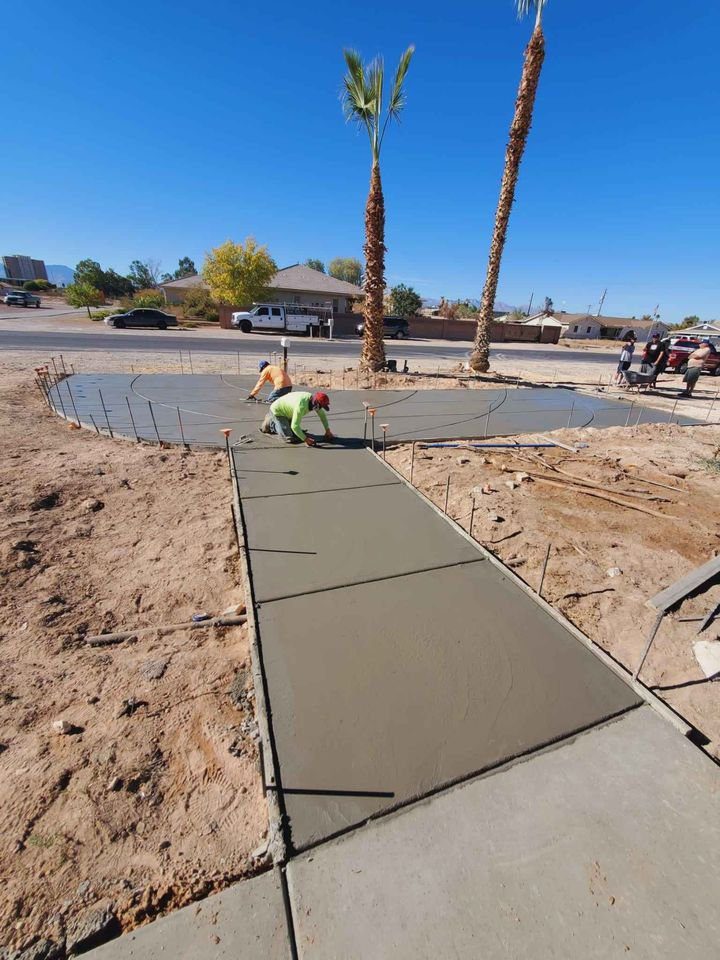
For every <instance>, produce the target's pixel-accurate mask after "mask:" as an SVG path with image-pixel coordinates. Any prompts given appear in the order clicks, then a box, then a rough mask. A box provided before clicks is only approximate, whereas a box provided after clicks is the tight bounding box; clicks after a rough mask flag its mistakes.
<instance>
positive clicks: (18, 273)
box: [2, 253, 48, 282]
mask: <svg viewBox="0 0 720 960" xmlns="http://www.w3.org/2000/svg"><path fill="white" fill-rule="evenodd" d="M2 261H3V266H4V268H5V276H6V277H7V279H8V280H15V281H16V282H17V281H20V282H24V281H25V280H47V278H48V275H47V270H46V269H45V261H44V260H33V258H32V257H26V256H23V255H22V254H20V253H14V254H11V255H9V256H7V257H3V258H2Z"/></svg>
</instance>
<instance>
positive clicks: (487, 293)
mask: <svg viewBox="0 0 720 960" xmlns="http://www.w3.org/2000/svg"><path fill="white" fill-rule="evenodd" d="M546 2H547V0H515V5H516V7H517V12H518V17H520V18H522V17H524V16H525V15H526V14H527V13H529V12H530V11H531V10H532V9H533V8H534V9H535V11H536V16H535V29H534V30H533V33H532V36H531V37H530V42H529V43H528V45H527V47H526V48H525V61H524V63H523V71H522V77H521V78H520V87H519V89H518V94H517V100H516V101H515V116H514V117H513V121H512V125H511V127H510V139H509V141H508V145H507V150H506V151H505V169H504V171H503V178H502V183H501V184H500V197H499V199H498V205H497V211H496V213H495V227H494V229H493V235H492V241H491V243H490V257H489V259H488V267H487V275H486V277H485V286H484V287H483V294H482V300H481V302H480V314H479V316H478V325H477V332H476V334H475V343H474V344H473V350H472V353H471V355H470V367H471V368H472V369H473V370H476V371H478V372H479V373H483V372H485V371H486V370H487V369H488V368H489V366H490V363H489V359H488V358H489V353H490V324H491V323H492V318H493V309H494V307H495V295H496V293H497V286H498V279H499V276H500V261H501V260H502V255H503V248H504V247H505V236H506V234H507V227H508V221H509V219H510V210H511V208H512V205H513V200H514V199H515V187H516V186H517V180H518V174H519V173H520V161H521V160H522V157H523V153H524V152H525V144H526V142H527V138H528V134H529V133H530V125H531V124H532V115H533V107H534V105H535V94H536V93H537V86H538V81H539V80H540V71H541V70H542V65H543V60H544V59H545V37H544V36H543V31H542V12H543V7H544V6H545V4H546Z"/></svg>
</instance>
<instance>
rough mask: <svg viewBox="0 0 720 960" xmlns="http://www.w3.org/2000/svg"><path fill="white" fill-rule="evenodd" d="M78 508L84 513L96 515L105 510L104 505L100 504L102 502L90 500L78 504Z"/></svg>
mask: <svg viewBox="0 0 720 960" xmlns="http://www.w3.org/2000/svg"><path fill="white" fill-rule="evenodd" d="M80 508H81V509H82V510H84V511H85V513H97V512H98V511H99V510H103V509H104V508H105V504H104V503H103V502H102V500H93V499H92V498H91V499H89V500H83V502H82V503H81V504H80Z"/></svg>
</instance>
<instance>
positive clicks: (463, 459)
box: [457, 457, 470, 467]
mask: <svg viewBox="0 0 720 960" xmlns="http://www.w3.org/2000/svg"><path fill="white" fill-rule="evenodd" d="M457 462H458V463H459V464H460V466H461V467H462V466H463V464H465V463H470V457H458V458H457Z"/></svg>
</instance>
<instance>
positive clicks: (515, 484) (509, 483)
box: [505, 480, 520, 490]
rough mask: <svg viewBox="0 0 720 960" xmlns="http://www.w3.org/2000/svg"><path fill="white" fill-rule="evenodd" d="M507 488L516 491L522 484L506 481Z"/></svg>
mask: <svg viewBox="0 0 720 960" xmlns="http://www.w3.org/2000/svg"><path fill="white" fill-rule="evenodd" d="M505 486H506V487H507V488H508V490H515V489H517V487H519V486H520V484H519V483H518V482H517V481H516V480H506V481H505Z"/></svg>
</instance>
